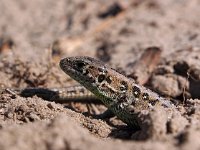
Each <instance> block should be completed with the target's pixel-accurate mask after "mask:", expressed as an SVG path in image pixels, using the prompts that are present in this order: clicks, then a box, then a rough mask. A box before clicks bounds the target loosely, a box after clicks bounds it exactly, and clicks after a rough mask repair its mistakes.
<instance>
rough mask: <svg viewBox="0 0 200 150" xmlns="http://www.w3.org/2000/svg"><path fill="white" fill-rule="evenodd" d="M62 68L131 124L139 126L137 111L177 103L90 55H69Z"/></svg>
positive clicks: (171, 105)
mask: <svg viewBox="0 0 200 150" xmlns="http://www.w3.org/2000/svg"><path fill="white" fill-rule="evenodd" d="M59 65H60V68H61V69H62V70H63V71H64V72H65V73H66V74H67V75H69V76H70V77H71V78H72V79H74V80H76V81H77V82H79V83H80V84H81V85H83V86H84V87H85V88H86V89H88V90H89V91H90V92H91V93H93V94H94V95H95V96H96V97H98V98H99V99H100V100H101V101H102V102H103V104H104V105H105V106H106V107H107V108H108V111H106V112H110V111H111V112H112V113H113V114H114V115H115V116H117V117H118V118H119V119H120V120H121V121H123V122H124V123H126V124H127V125H129V126H132V127H138V126H140V125H139V124H140V119H139V117H138V114H139V113H140V112H141V111H143V110H147V111H150V110H152V109H154V108H155V107H156V106H161V107H166V108H174V107H175V105H174V104H173V103H172V102H171V101H170V100H166V99H164V98H163V97H160V96H159V95H158V94H157V93H155V92H153V91H151V90H150V89H148V88H146V87H144V86H141V85H138V84H136V83H135V82H134V80H133V79H131V78H128V77H126V76H125V75H122V74H120V73H119V72H117V71H116V70H114V69H113V68H111V67H109V66H108V65H106V64H104V63H103V62H101V61H100V60H97V59H94V58H91V57H88V56H76V57H66V58H63V59H61V60H60V63H59Z"/></svg>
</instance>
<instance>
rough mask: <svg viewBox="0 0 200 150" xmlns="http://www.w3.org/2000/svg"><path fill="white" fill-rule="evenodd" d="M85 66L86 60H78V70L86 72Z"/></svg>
mask: <svg viewBox="0 0 200 150" xmlns="http://www.w3.org/2000/svg"><path fill="white" fill-rule="evenodd" d="M84 66H85V63H84V62H77V64H76V69H77V71H79V72H81V73H83V72H84Z"/></svg>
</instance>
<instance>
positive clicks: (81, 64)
mask: <svg viewBox="0 0 200 150" xmlns="http://www.w3.org/2000/svg"><path fill="white" fill-rule="evenodd" d="M84 66H85V63H83V62H78V63H77V67H78V68H83V67H84Z"/></svg>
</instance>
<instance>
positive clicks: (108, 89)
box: [60, 56, 129, 99]
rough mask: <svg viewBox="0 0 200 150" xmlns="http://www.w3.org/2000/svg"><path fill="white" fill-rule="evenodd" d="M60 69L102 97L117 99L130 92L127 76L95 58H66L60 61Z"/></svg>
mask: <svg viewBox="0 0 200 150" xmlns="http://www.w3.org/2000/svg"><path fill="white" fill-rule="evenodd" d="M60 67H61V69H62V70H63V71H64V72H65V73H66V74H68V75H69V76H70V77H71V78H73V79H75V80H76V81H78V82H79V83H80V84H82V85H83V86H85V87H86V88H87V89H88V90H90V91H91V92H93V93H94V94H95V95H98V96H100V97H103V98H107V99H115V98H116V97H117V96H118V95H122V94H123V93H126V92H127V91H128V82H129V81H128V80H127V78H126V77H125V76H123V75H121V74H120V73H118V72H116V71H115V70H113V69H112V68H110V67H108V66H107V65H105V64H104V63H103V62H101V61H99V60H96V59H94V58H90V57H85V56H79V57H68V58H64V59H62V60H61V61H60ZM123 79H124V80H123Z"/></svg>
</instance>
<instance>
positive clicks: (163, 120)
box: [0, 0, 200, 150]
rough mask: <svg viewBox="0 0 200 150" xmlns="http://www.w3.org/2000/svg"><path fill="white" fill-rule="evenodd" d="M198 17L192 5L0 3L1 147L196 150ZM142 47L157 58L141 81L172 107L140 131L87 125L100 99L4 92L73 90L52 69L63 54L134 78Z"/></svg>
mask: <svg viewBox="0 0 200 150" xmlns="http://www.w3.org/2000/svg"><path fill="white" fill-rule="evenodd" d="M199 14H200V1H198V0H190V1H186V0H177V1H174V0H165V1H161V0H160V1H159V0H127V1H114V0H110V1H109V2H108V1H105V0H99V1H81V0H73V1H70V0H59V1H54V0H48V1H42V0H32V1H26V0H18V1H16V0H9V1H8V0H1V1H0V70H1V71H0V78H1V79H0V85H1V90H0V92H1V94H0V137H1V140H0V149H2V150H4V149H6V150H7V149H30V150H31V149H41V150H43V149H44V150H45V149H52V150H53V149H56V150H57V149H60V150H61V149H115V150H117V149H133V148H134V149H139V150H144V149H148V150H149V149H154V150H157V149H159V150H160V149H163V150H164V149H183V150H187V149H200V143H199V137H200V101H199V98H200V92H199V89H200V36H199V34H200V30H199V28H200V20H199ZM149 47H157V48H159V49H160V50H161V59H160V60H159V62H158V64H157V65H156V66H155V67H154V69H153V70H152V71H151V72H148V80H147V81H145V83H142V84H144V85H145V86H147V87H149V88H151V89H152V90H154V91H156V92H158V93H159V94H160V95H162V96H163V97H166V98H168V99H172V100H173V101H174V102H175V103H177V104H178V106H177V110H169V112H167V111H166V110H164V109H162V108H158V109H155V110H153V111H152V112H150V113H149V115H148V116H146V117H145V118H144V124H143V125H144V126H143V127H142V129H141V130H139V131H138V130H135V129H132V128H129V127H127V126H126V124H124V123H122V122H121V121H120V120H118V119H117V118H111V119H107V120H101V119H99V120H97V119H94V117H93V116H94V115H95V114H98V113H101V112H103V111H104V110H105V109H106V108H105V107H104V106H103V105H102V104H101V103H96V102H92V101H90V102H88V101H85V102H66V103H64V104H59V103H58V102H56V100H55V102H51V101H48V100H44V99H42V98H40V97H37V96H33V97H27V98H24V97H21V96H19V95H16V94H15V93H12V92H9V91H5V90H4V88H8V87H10V88H26V87H47V88H51V87H64V86H70V85H74V84H77V83H76V82H75V81H73V80H72V79H70V78H69V77H68V76H67V75H65V74H64V73H63V72H62V71H61V69H60V68H59V66H58V62H59V60H60V59H61V58H63V57H67V56H77V55H86V56H91V57H95V58H97V59H100V60H102V61H104V62H105V63H107V64H109V65H111V66H112V67H113V68H116V69H117V70H118V71H120V72H123V73H124V74H126V75H127V76H129V77H133V74H134V73H135V71H136V70H134V68H133V64H134V62H136V61H137V60H138V59H139V58H140V56H141V55H142V54H143V52H144V51H145V50H146V49H148V48H149ZM139 70H140V68H139ZM143 73H144V72H143ZM143 73H142V72H140V71H139V73H138V74H139V76H143ZM136 80H137V79H136ZM138 82H139V83H140V81H139V80H138ZM169 113H170V114H171V116H172V117H171V119H170V120H168V118H167V116H168V114H169Z"/></svg>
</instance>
